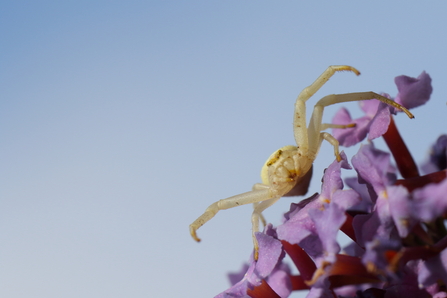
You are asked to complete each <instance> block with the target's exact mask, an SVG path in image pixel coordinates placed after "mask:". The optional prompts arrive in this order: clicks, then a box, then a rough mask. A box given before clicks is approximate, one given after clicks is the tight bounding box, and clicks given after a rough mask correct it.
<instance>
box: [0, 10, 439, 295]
mask: <svg viewBox="0 0 447 298" xmlns="http://www.w3.org/2000/svg"><path fill="white" fill-rule="evenodd" d="M437 3H438V4H434V3H433V2H427V3H422V2H421V1H374V2H368V3H367V2H364V1H361V2H360V1H359V2H356V1H307V2H305V1H294V2H292V1H281V2H279V1H278V2H270V1H269V2H267V1H188V2H187V1H176V2H168V1H163V2H162V1H3V2H2V5H1V6H2V8H1V10H0V158H1V163H0V243H1V245H0V297H9V298H12V297H45V298H50V297H65V298H69V297H76V298H77V297H95V298H96V297H108V298H110V297H200V298H201V297H203V298H205V297H206V298H208V297H213V296H214V295H216V294H218V293H219V292H221V291H223V290H225V289H226V288H227V287H228V281H227V279H226V276H225V274H226V272H228V271H237V270H239V268H240V267H241V265H242V262H244V261H245V260H247V259H248V257H249V255H250V253H251V249H252V242H251V237H250V233H251V224H250V214H251V206H244V207H240V208H235V209H232V210H229V211H224V212H221V213H219V214H218V215H217V216H216V217H215V218H214V219H213V220H212V221H210V222H209V223H208V224H207V225H206V226H204V227H203V228H202V229H200V230H199V236H201V237H202V239H203V241H202V243H200V244H197V243H196V242H194V241H193V240H192V239H191V238H190V236H189V232H188V225H189V224H190V223H191V222H192V221H193V220H194V219H195V218H196V217H197V216H198V215H200V214H201V213H202V212H203V211H204V210H205V208H206V207H207V206H208V205H209V204H211V203H212V202H214V201H216V200H219V199H222V198H226V197H228V196H231V195H235V194H238V193H242V192H245V191H248V190H250V189H251V186H252V184H253V183H256V182H259V170H260V168H261V166H262V164H263V163H264V161H265V159H266V158H267V157H268V156H269V155H270V154H271V153H272V152H273V151H274V150H276V149H278V148H279V147H282V146H284V145H288V144H293V143H294V139H293V132H292V125H291V123H292V116H293V107H294V102H295V98H296V96H297V95H298V93H299V92H300V91H301V90H302V89H303V88H304V87H306V86H307V85H309V84H310V83H311V82H312V81H313V80H314V79H315V78H316V77H317V76H318V75H320V74H321V72H322V71H323V70H324V69H326V68H327V66H329V65H333V64H348V65H353V66H355V67H357V68H358V69H359V70H360V71H361V72H362V75H361V76H360V77H356V76H355V75H353V74H351V73H342V74H337V75H336V76H335V77H333V79H331V80H330V81H329V83H328V84H326V85H325V86H324V88H322V90H321V91H320V92H318V93H317V94H316V95H315V97H316V98H318V97H322V96H324V95H326V94H331V93H346V92H354V91H370V90H372V91H376V92H387V93H389V94H391V95H392V96H395V95H396V94H397V89H396V87H395V85H394V77H395V76H397V75H401V74H406V75H409V76H414V77H416V76H418V75H419V74H420V73H421V72H422V71H423V70H426V71H427V72H428V73H429V74H430V75H431V76H432V78H433V86H434V92H433V94H432V100H431V101H430V102H429V103H428V104H426V105H425V106H423V107H420V108H418V109H415V110H414V111H413V112H414V114H415V115H416V119H414V120H409V119H408V118H406V117H405V116H404V115H399V116H398V117H397V120H396V121H397V125H398V126H399V128H400V130H401V132H402V134H403V137H404V138H405V140H406V142H407V144H408V146H409V148H410V150H411V152H412V153H413V154H414V157H415V159H416V160H417V161H418V162H422V161H424V159H425V158H426V154H427V151H428V146H429V145H430V144H431V143H433V142H434V141H435V139H436V138H437V137H438V135H440V134H441V133H444V132H446V117H447V106H446V101H447V74H446V61H447V60H446V53H447V37H446V30H447V21H446V17H445V12H446V11H447V4H445V3H444V2H441V1H439V2H437ZM314 102H315V100H313V101H312V100H311V101H310V102H309V104H310V105H309V109H308V110H309V111H310V109H311V107H310V106H311V105H312V103H314ZM346 106H348V107H349V108H350V110H351V111H358V107H357V104H356V103H350V104H347V105H346ZM339 107H340V105H338V106H336V107H333V108H331V109H328V110H327V112H326V114H325V116H326V117H325V119H326V122H328V121H330V119H331V117H332V116H333V114H334V113H335V111H336V110H337V109H338V108H339ZM376 144H377V146H379V147H381V146H382V147H383V148H385V147H384V146H383V142H380V141H379V142H376ZM356 150H357V149H355V150H351V151H350V150H348V151H347V153H348V155H349V158H350V157H352V155H353V154H355V152H356ZM333 159H334V157H333V153H332V148H331V147H330V146H329V145H328V144H324V145H323V147H322V150H321V152H320V155H319V156H318V158H317V161H316V164H315V177H314V180H313V184H312V187H311V190H310V193H313V192H316V191H319V187H320V186H319V181H320V178H321V173H322V171H323V169H324V168H325V167H326V166H327V165H328V164H329V163H330V162H332V161H333ZM347 175H348V176H349V173H347ZM296 200H298V199H291V198H285V199H282V200H280V202H278V203H277V205H275V206H274V207H272V208H271V209H269V210H268V211H267V212H266V217H267V218H268V219H269V221H271V222H273V223H274V224H278V223H280V220H281V215H282V213H283V212H285V211H287V210H288V207H289V204H290V203H291V202H293V201H296ZM302 295H303V294H299V293H294V294H293V295H292V297H300V296H302Z"/></svg>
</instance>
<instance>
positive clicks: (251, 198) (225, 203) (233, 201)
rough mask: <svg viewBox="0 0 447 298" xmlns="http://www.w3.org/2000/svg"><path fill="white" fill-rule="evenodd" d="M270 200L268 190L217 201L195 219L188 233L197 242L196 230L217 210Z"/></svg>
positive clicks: (254, 191) (250, 192)
mask: <svg viewBox="0 0 447 298" xmlns="http://www.w3.org/2000/svg"><path fill="white" fill-rule="evenodd" d="M268 199H271V194H270V189H268V188H267V189H262V190H253V191H249V192H246V193H242V194H239V195H236V196H232V197H229V198H226V199H223V200H219V201H217V202H215V203H213V204H211V205H210V206H209V207H208V208H207V209H206V210H205V213H203V214H202V215H201V216H199V218H197V219H196V220H195V221H194V222H193V223H192V224H191V225H189V232H190V233H191V236H192V238H194V240H196V241H197V242H199V241H200V238H199V237H197V233H196V231H197V229H199V228H200V227H201V226H203V225H204V224H205V223H206V222H207V221H209V220H210V219H211V218H213V217H214V215H216V214H217V212H219V210H225V209H230V208H233V207H237V206H240V205H245V204H251V203H257V202H262V201H266V200H268Z"/></svg>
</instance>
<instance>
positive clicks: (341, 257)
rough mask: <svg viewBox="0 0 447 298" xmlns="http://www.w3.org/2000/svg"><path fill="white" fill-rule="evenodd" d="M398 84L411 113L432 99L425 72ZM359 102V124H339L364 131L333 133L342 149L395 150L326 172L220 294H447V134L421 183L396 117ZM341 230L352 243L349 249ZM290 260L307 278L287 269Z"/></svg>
mask: <svg viewBox="0 0 447 298" xmlns="http://www.w3.org/2000/svg"><path fill="white" fill-rule="evenodd" d="M395 83H396V85H397V88H398V91H399V93H398V95H397V96H396V97H395V101H396V102H398V103H400V104H402V105H403V106H405V107H407V108H414V107H417V106H419V105H422V104H424V103H425V102H426V101H427V100H428V99H429V98H430V94H431V92H432V87H431V79H430V76H429V75H428V74H426V73H425V72H423V73H422V74H421V75H420V76H419V77H418V78H410V77H407V76H399V77H396V79H395ZM385 96H387V97H388V98H390V97H389V96H388V95H386V94H385ZM360 105H361V107H362V109H363V111H364V112H365V116H363V117H361V118H359V119H352V118H351V116H350V115H349V112H348V111H347V110H346V109H341V110H340V111H339V112H338V113H337V114H336V116H335V117H334V120H333V122H334V123H335V124H349V123H356V126H355V127H353V128H348V129H334V131H333V135H334V136H335V137H336V138H337V139H338V140H339V142H340V144H341V145H343V146H353V145H356V144H358V143H359V142H361V141H362V140H363V139H365V138H366V136H368V139H369V140H370V141H371V140H373V139H375V138H377V137H380V136H383V138H384V139H385V141H386V143H387V145H388V147H389V149H390V152H385V151H382V150H379V149H377V148H375V147H374V144H373V143H372V142H369V143H368V144H363V145H361V146H360V148H359V151H358V153H357V154H355V155H354V156H353V157H352V159H351V164H352V167H351V165H350V163H349V162H348V160H347V157H346V155H345V154H344V153H343V152H342V153H341V156H342V160H341V161H340V162H337V161H334V162H333V163H332V164H331V165H329V167H328V168H327V169H326V170H325V172H324V175H323V179H322V186H321V192H320V193H319V194H318V193H316V194H314V195H312V196H311V197H309V198H307V199H304V200H302V201H300V202H298V203H296V204H292V205H291V207H290V210H289V211H288V212H287V213H285V214H284V219H283V223H282V224H281V225H279V226H277V227H276V228H275V227H273V226H271V225H267V227H266V228H265V230H264V232H263V233H257V235H256V237H257V239H258V242H259V259H258V261H254V259H253V256H251V259H250V261H249V263H248V264H246V265H244V267H243V268H242V270H241V272H240V273H237V274H231V275H230V280H231V282H232V287H231V288H230V289H228V290H226V291H224V292H223V293H221V294H219V295H218V296H216V297H218V298H229V297H246V298H248V297H251V298H276V297H282V298H284V297H288V296H289V295H290V294H291V292H292V291H296V290H308V294H307V297H308V298H317V297H331V298H334V297H358V298H382V297H383V298H394V297H437V298H441V297H447V228H446V226H445V218H447V179H446V168H447V135H444V136H441V137H439V138H438V140H437V141H436V143H435V145H434V146H433V148H432V151H431V154H430V157H429V160H428V162H427V163H426V164H425V165H423V167H422V168H423V170H424V172H425V173H427V174H426V175H423V176H421V175H420V174H419V171H418V167H417V166H416V164H415V163H414V160H413V158H412V156H411V154H410V153H409V151H408V149H407V147H406V145H405V143H404V142H403V140H402V138H401V136H400V134H399V132H398V130H397V127H396V125H395V123H394V121H393V114H395V113H396V112H397V111H395V110H394V109H393V108H390V107H388V106H386V105H384V104H382V103H380V102H379V101H376V100H371V101H365V102H361V104H360ZM391 156H393V157H394V162H395V165H393V163H392V160H391ZM352 168H354V170H355V172H356V176H354V177H351V178H347V179H345V180H344V181H343V180H342V178H341V171H342V169H344V170H346V169H352ZM398 174H400V176H401V177H402V178H400V179H398ZM344 184H346V185H347V186H348V187H349V188H347V189H344ZM338 231H342V232H343V233H345V234H346V235H347V236H348V237H349V238H350V239H352V242H351V243H350V244H349V245H348V246H347V247H344V248H343V249H342V248H341V246H340V244H339V242H338V241H337V234H338ZM286 254H287V255H289V257H290V258H291V260H292V261H293V265H294V266H296V268H297V269H298V271H299V275H293V274H292V273H291V269H290V266H291V265H288V264H286V263H284V262H283V258H284V256H285V255H286Z"/></svg>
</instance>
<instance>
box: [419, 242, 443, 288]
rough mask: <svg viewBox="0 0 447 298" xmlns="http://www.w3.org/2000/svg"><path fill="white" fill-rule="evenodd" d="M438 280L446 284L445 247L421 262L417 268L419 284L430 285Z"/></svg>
mask: <svg viewBox="0 0 447 298" xmlns="http://www.w3.org/2000/svg"><path fill="white" fill-rule="evenodd" d="M439 280H441V281H443V282H444V283H445V284H447V249H444V250H443V251H442V252H441V253H440V254H438V255H437V256H435V257H432V258H430V259H428V260H426V261H424V262H422V263H421V266H420V268H419V276H418V281H419V283H420V284H421V285H424V286H430V285H432V284H434V283H437V282H438V281H439Z"/></svg>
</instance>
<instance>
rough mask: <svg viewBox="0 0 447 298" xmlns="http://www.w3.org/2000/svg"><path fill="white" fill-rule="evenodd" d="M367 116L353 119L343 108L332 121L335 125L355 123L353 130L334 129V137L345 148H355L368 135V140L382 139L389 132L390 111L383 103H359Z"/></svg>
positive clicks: (370, 101) (375, 101) (376, 101)
mask: <svg viewBox="0 0 447 298" xmlns="http://www.w3.org/2000/svg"><path fill="white" fill-rule="evenodd" d="M359 104H360V107H361V109H362V110H363V111H364V112H365V116H363V117H360V118H358V119H352V118H351V115H350V114H349V112H348V110H346V109H345V108H341V109H340V110H339V111H338V112H337V113H336V114H335V116H334V118H333V119H332V123H334V124H350V123H355V124H356V126H355V127H353V128H343V129H341V128H334V129H333V130H332V134H333V136H334V137H335V138H336V139H337V140H338V141H339V142H340V145H342V146H345V147H350V146H353V145H355V144H357V143H359V142H361V141H363V140H364V139H365V137H366V135H367V134H368V133H369V135H368V140H373V139H375V138H378V137H380V136H381V135H383V134H384V133H385V132H386V131H387V130H388V125H389V124H390V115H391V114H390V109H389V107H388V106H387V105H386V104H384V103H383V102H381V101H378V100H368V101H361V102H359Z"/></svg>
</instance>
